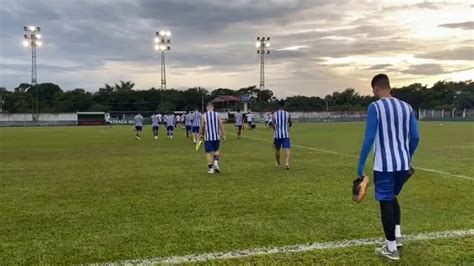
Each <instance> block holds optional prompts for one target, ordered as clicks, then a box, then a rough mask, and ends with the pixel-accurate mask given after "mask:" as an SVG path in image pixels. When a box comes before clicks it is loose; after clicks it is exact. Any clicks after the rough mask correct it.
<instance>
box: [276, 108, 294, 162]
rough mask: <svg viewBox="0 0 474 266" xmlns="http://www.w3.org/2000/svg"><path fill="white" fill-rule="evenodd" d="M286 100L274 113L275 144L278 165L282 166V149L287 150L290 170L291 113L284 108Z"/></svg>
mask: <svg viewBox="0 0 474 266" xmlns="http://www.w3.org/2000/svg"><path fill="white" fill-rule="evenodd" d="M284 105H285V102H284V101H280V109H278V111H276V112H275V113H274V114H273V119H272V127H273V131H274V140H273V146H274V147H275V160H276V164H275V165H276V166H280V150H281V148H283V149H285V150H286V160H285V169H286V170H290V149H291V143H290V127H291V117H290V114H289V113H288V112H287V111H285V110H283V107H284Z"/></svg>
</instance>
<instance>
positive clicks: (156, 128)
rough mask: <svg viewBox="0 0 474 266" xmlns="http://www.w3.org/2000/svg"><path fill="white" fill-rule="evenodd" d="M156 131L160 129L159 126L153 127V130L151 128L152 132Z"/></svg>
mask: <svg viewBox="0 0 474 266" xmlns="http://www.w3.org/2000/svg"><path fill="white" fill-rule="evenodd" d="M158 129H160V127H159V126H153V128H152V130H153V131H154V130H158Z"/></svg>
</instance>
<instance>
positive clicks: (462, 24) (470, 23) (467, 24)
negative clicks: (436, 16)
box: [439, 21, 474, 30]
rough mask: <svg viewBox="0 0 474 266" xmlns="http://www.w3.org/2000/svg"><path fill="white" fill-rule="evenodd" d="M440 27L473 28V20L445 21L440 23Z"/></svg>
mask: <svg viewBox="0 0 474 266" xmlns="http://www.w3.org/2000/svg"><path fill="white" fill-rule="evenodd" d="M439 26H440V27H445V28H451V29H462V30H473V29H474V21H466V22H460V23H446V24H440V25H439Z"/></svg>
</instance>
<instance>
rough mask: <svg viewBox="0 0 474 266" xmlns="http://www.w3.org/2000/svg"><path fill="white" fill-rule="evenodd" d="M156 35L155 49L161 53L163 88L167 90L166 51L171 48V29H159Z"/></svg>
mask: <svg viewBox="0 0 474 266" xmlns="http://www.w3.org/2000/svg"><path fill="white" fill-rule="evenodd" d="M155 36H156V37H155V39H154V42H155V50H156V51H159V52H160V53H161V89H165V90H166V64H165V52H166V51H169V50H171V46H170V44H171V40H170V36H171V31H164V30H161V31H157V32H156V33H155Z"/></svg>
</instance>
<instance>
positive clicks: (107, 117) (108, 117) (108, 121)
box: [105, 113, 112, 128]
mask: <svg viewBox="0 0 474 266" xmlns="http://www.w3.org/2000/svg"><path fill="white" fill-rule="evenodd" d="M105 124H106V125H107V127H109V128H111V127H112V123H111V122H110V113H106V114H105Z"/></svg>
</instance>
